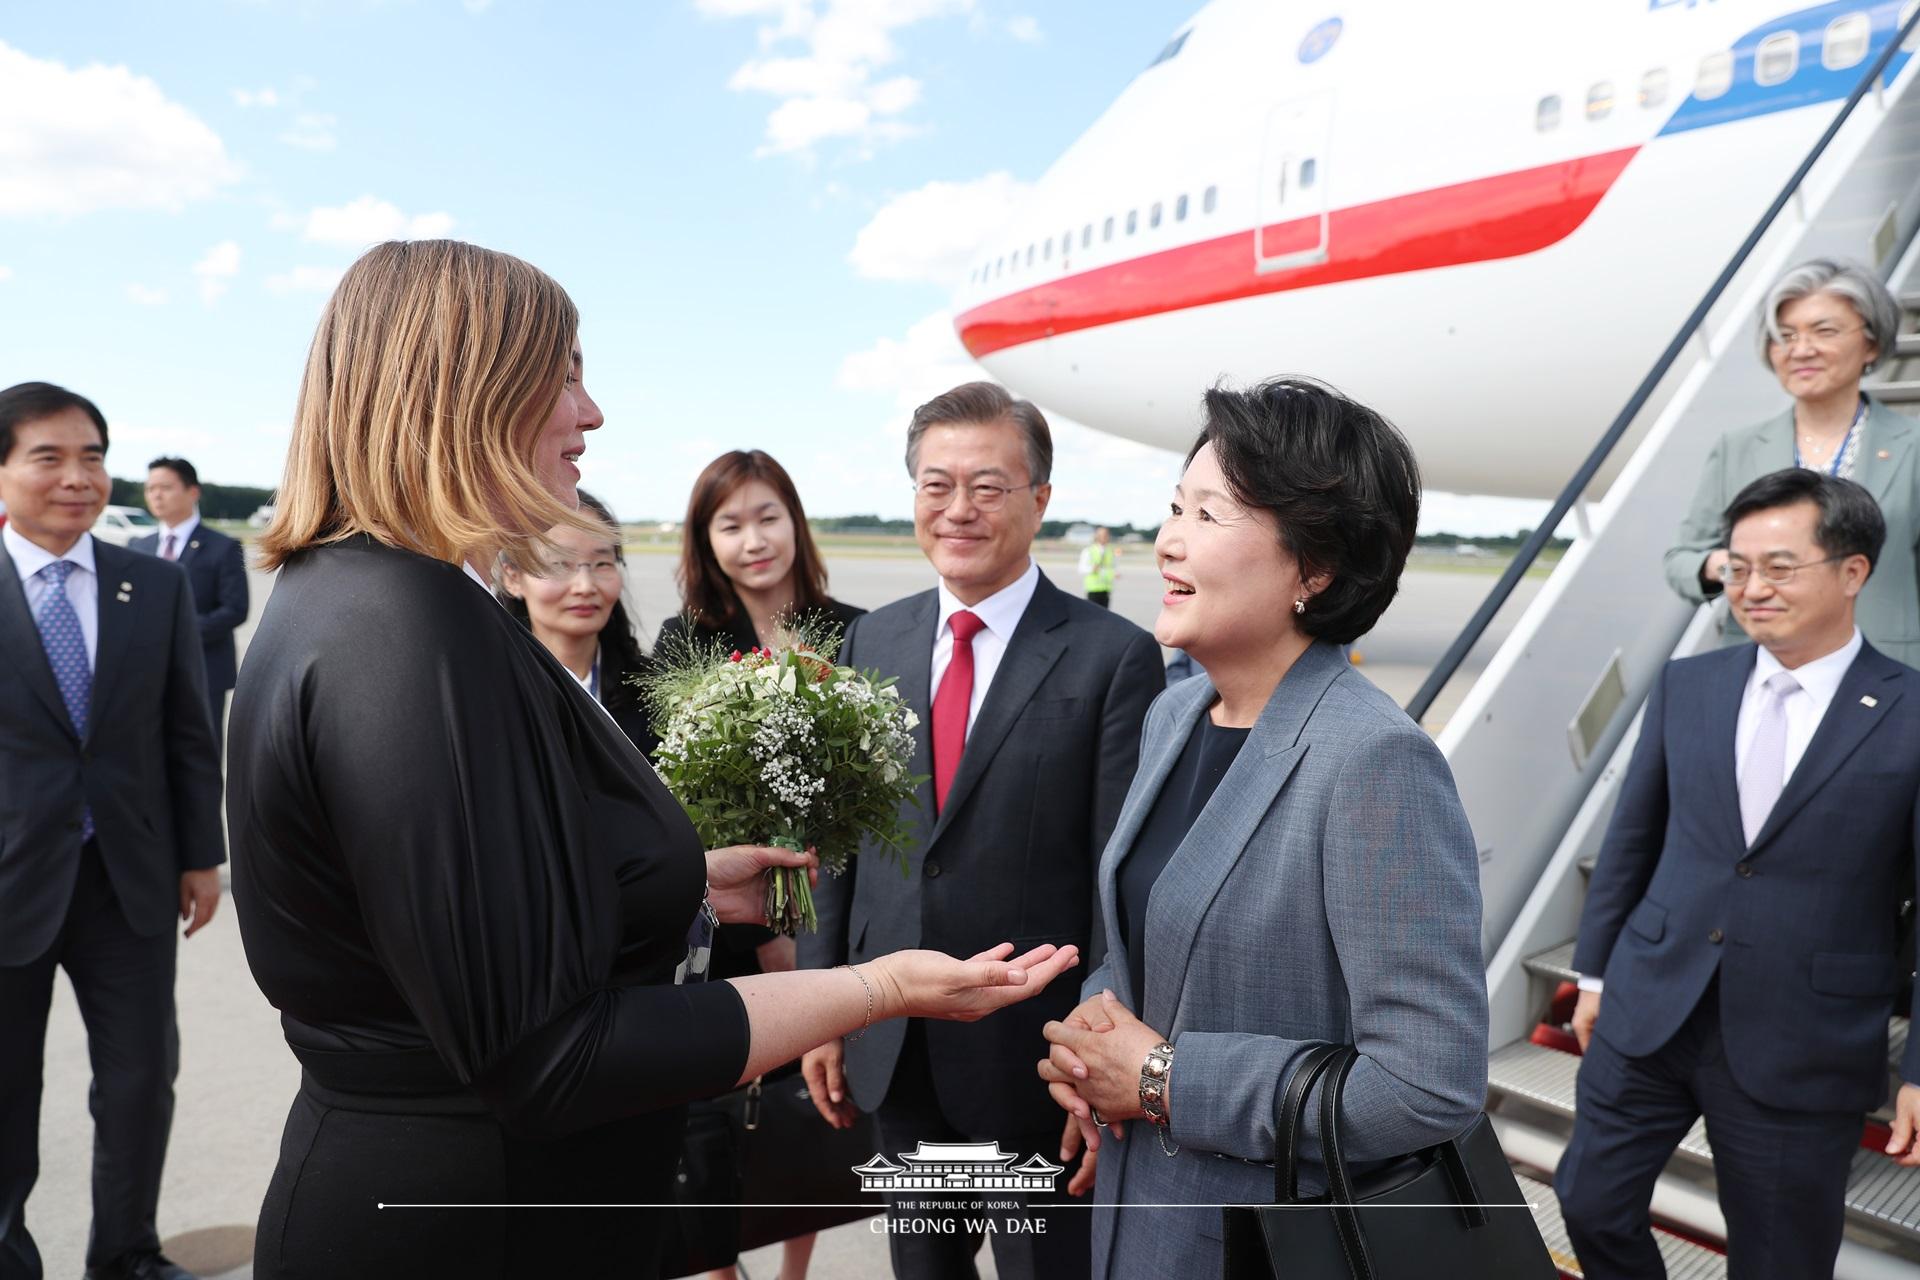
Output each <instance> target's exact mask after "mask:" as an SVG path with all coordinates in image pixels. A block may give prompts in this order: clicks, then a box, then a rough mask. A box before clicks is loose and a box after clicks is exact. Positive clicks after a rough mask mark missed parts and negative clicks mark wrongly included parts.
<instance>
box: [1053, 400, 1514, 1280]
mask: <svg viewBox="0 0 1920 1280" xmlns="http://www.w3.org/2000/svg"><path fill="white" fill-rule="evenodd" d="M1174 495H1175V496H1174V502H1173V505H1172V509H1171V513H1170V515H1169V517H1168V519H1167V521H1166V523H1165V524H1163V525H1162V526H1161V527H1160V534H1159V537H1158V538H1157V539H1156V541H1155V545H1154V552H1155V555H1156V556H1157V557H1158V561H1159V565H1160V570H1161V573H1162V575H1163V576H1164V577H1165V579H1166V584H1167V590H1166V595H1165V596H1164V597H1163V599H1162V602H1161V610H1160V617H1159V620H1158V621H1157V622H1156V624H1155V627H1154V634H1155V637H1156V638H1157V639H1158V640H1159V641H1160V643H1162V644H1164V645H1169V646H1172V647H1175V648H1180V649H1184V650H1185V651H1187V652H1188V653H1190V654H1192V655H1193V657H1194V659H1195V661H1196V662H1198V663H1199V664H1200V665H1201V666H1203V667H1204V668H1205V671H1206V673H1205V675H1202V676H1196V677H1195V678H1193V679H1190V680H1185V681H1182V682H1181V683H1179V684H1177V685H1175V686H1173V687H1172V688H1170V689H1168V690H1167V691H1166V692H1165V693H1163V694H1162V695H1161V696H1160V697H1159V699H1158V700H1157V701H1156V702H1155V703H1154V705H1153V708H1152V709H1151V710H1150V711H1149V713H1148V715H1147V721H1146V728H1145V731H1144V734H1143V736H1142V739H1141V746H1140V769H1139V772H1138V774H1137V775H1136V776H1135V778H1134V782H1133V786H1132V789H1131V790H1130V791H1129V792H1128V794H1127V798H1126V802H1125V804H1124V806H1123V807H1122V809H1121V813H1120V819H1119V823H1118V825H1117V827H1116V828H1115V830H1114V833H1113V838H1112V840H1111V841H1109V842H1108V844H1107V849H1106V853H1105V855H1104V856H1103V857H1102V858H1101V861H1100V873H1099V892H1100V905H1101V909H1102V914H1103V917H1104V919H1105V922H1106V943H1107V946H1106V959H1105V961H1104V963H1103V964H1102V965H1101V966H1100V967H1099V968H1098V969H1096V970H1095V971H1094V972H1093V974H1092V975H1091V976H1090V977H1089V978H1088V980H1087V982H1086V983H1085V985H1084V987H1083V989H1082V993H1081V994H1082V997H1083V1001H1084V1003H1082V1004H1081V1005H1080V1007H1079V1008H1078V1009H1077V1010H1076V1011H1075V1012H1074V1014H1073V1015H1072V1016H1071V1017H1069V1018H1068V1019H1067V1020H1066V1021H1065V1022H1056V1023H1049V1024H1047V1029H1046V1036H1047V1039H1048V1040H1049V1041H1051V1042H1052V1044H1051V1048H1050V1050H1049V1054H1048V1056H1047V1058H1045V1059H1043V1060H1042V1061H1041V1062H1040V1064H1039V1070H1040V1074H1041V1076H1042V1078H1044V1079H1045V1080H1047V1081H1048V1083H1049V1086H1050V1088H1051V1090H1052V1093H1053V1096H1054V1100H1055V1101H1056V1102H1058V1103H1059V1104H1060V1105H1061V1106H1062V1107H1063V1108H1064V1109H1065V1110H1066V1111H1067V1112H1068V1113H1069V1115H1068V1120H1067V1127H1066V1132H1065V1135H1064V1137H1063V1140H1062V1155H1063V1159H1067V1158H1070V1157H1071V1155H1072V1153H1074V1152H1075V1151H1077V1150H1078V1149H1079V1148H1080V1146H1081V1144H1082V1143H1083V1142H1084V1143H1085V1145H1086V1147H1087V1149H1088V1162H1089V1163H1092V1164H1093V1165H1094V1169H1095V1172H1094V1179H1095V1191H1096V1201H1097V1206H1098V1207H1096V1208H1095V1209H1094V1210H1093V1213H1094V1220H1093V1236H1094V1275H1095V1276H1096V1277H1100V1278H1101V1280H1117V1278H1122V1277H1135V1276H1138V1277H1149V1276H1153V1277H1159V1276H1167V1275H1192V1276H1205V1275H1218V1274H1220V1253H1221V1245H1220V1234H1221V1213H1220V1210H1219V1209H1218V1208H1217V1207H1213V1208H1195V1209H1191V1210H1188V1209H1168V1208H1144V1207H1142V1208H1130V1207H1129V1206H1148V1205H1151V1206H1168V1205H1195V1206H1219V1205H1222V1204H1234V1203H1240V1204H1250V1203H1260V1204H1264V1203H1267V1202H1269V1201H1270V1200H1271V1199H1272V1196H1273V1171H1272V1168H1271V1167H1270V1164H1271V1161H1272V1160H1273V1158H1274V1104H1275V1099H1276V1096H1277V1095H1278V1093H1279V1091H1280V1089H1281V1087H1282V1086H1283V1085H1284V1083H1285V1082H1286V1080H1287V1078H1288V1076H1289V1074H1290V1072H1291V1071H1292V1069H1293V1067H1294V1065H1295V1064H1296V1063H1297V1062H1298V1061H1299V1059H1300V1057H1301V1055H1302V1054H1303V1053H1304V1052H1305V1051H1306V1050H1307V1049H1308V1048H1310V1047H1311V1046H1312V1045H1313V1044H1314V1043H1316V1042H1331V1043H1336V1044H1352V1045H1356V1046H1357V1047H1358V1048H1359V1051H1360V1055H1361V1056H1360V1059H1359V1062H1358V1064H1357V1065H1356V1066H1355V1067H1354V1069H1353V1074H1352V1076H1351V1077H1350V1079H1349V1080H1348V1082H1347V1088H1346V1094H1345V1104H1344V1107H1343V1109H1342V1112H1341V1126H1342V1139H1343V1146H1344V1150H1345V1151H1346V1152H1347V1154H1348V1157H1349V1160H1350V1161H1358V1162H1366V1163H1371V1162H1376V1161H1386V1160H1391V1159H1393V1158H1395V1157H1398V1156H1400V1155H1403V1154H1406V1153H1409V1152H1412V1151H1416V1150H1419V1149H1421V1148H1423V1147H1427V1146H1431V1145H1433V1144H1434V1143H1437V1142H1441V1141H1443V1140H1445V1139H1447V1138H1450V1137H1453V1136H1455V1135H1456V1134H1458V1133H1460V1132H1461V1131H1462V1130H1464V1129H1465V1128H1466V1127H1467V1126H1468V1125H1469V1124H1471V1123H1472V1122H1473V1120H1474V1118H1475V1116H1476V1115H1477V1114H1478V1112H1479V1110H1480V1107H1481V1104H1482V1102H1483V1101H1484V1099H1485V1093H1486V1066H1487V996H1486V980H1485V977H1484V974H1483V971H1482V964H1481V955H1480V876H1479V864H1478V860H1477V858H1476V856H1475V850H1474V842H1473V833H1472V832H1471V831H1470V830H1469V829H1468V827H1467V819H1466V815H1465V813H1464V812H1463V811H1462V810H1461V807H1460V799H1459V796H1458V795H1457V794H1456V792H1455V790H1454V785H1453V777H1452V775H1451V774H1450V773H1449V772H1448V770H1447V765H1446V761H1445V760H1444V759H1443V758H1442V757H1441V755H1440V752H1439V750H1438V748H1436V747H1435V746H1434V744H1433V741H1432V739H1430V738H1429V737H1428V736H1427V735H1426V734H1425V733H1424V732H1422V731H1421V729H1420V727H1419V726H1418V725H1416V724H1414V723H1413V721H1411V720H1409V719H1408V718H1407V716H1406V714H1405V713H1404V712H1403V711H1401V709H1400V708H1399V707H1398V706H1396V705H1394V703H1393V702H1392V701H1391V700H1390V699H1389V698H1388V697H1387V696H1386V695H1385V694H1383V693H1381V692H1380V691H1379V690H1378V689H1376V688H1374V686H1373V685H1372V684H1371V683H1369V682H1368V681H1367V680H1366V679H1365V678H1364V677H1363V676H1361V675H1360V674H1359V673H1358V672H1357V671H1355V670H1354V669H1353V668H1352V667H1351V666H1350V665H1349V664H1348V663H1347V662H1346V660H1345V659H1344V658H1343V657H1342V656H1341V651H1340V646H1341V645H1342V644H1345V643H1349V642H1351V641H1353V640H1355V639H1356V638H1358V637H1359V636H1361V635H1363V634H1364V633H1365V632H1366V631H1367V630H1369V629H1370V628H1371V627H1372V626H1373V624H1374V622H1375V621H1376V620H1377V619H1378V618H1379V616H1380V614H1381V613H1382V612H1383V611H1384V610H1385V609H1386V607H1387V604H1388V602H1389V601H1391V600H1392V599H1393V596H1394V593H1395V591H1396V590H1397V589H1398V586H1399V580H1400V573H1401V571H1402V569H1404V568H1405V566H1406V560H1407V553H1408V551H1409V550H1410V549H1411V547H1412V545H1413V536H1414V526H1415V522H1416V518H1417V516H1418V513H1419V503H1420V498H1419V495H1420V477H1419V471H1418V468H1417V466H1416V464H1415V462H1414V458H1413V453H1412V450H1411V449H1410V448H1409V447H1408V445H1407V442H1406V440H1405V439H1404V438H1403V437H1402V436H1401V435H1400V433H1399V432H1398V431H1396V430H1395V429H1394V428H1393V427H1392V426H1391V425H1389V424H1388V423H1387V422H1386V421H1385V420H1384V419H1382V418H1381V417H1380V416H1379V415H1378V414H1376V413H1374V412H1373V411H1371V410H1369V409H1367V408H1366V407H1365V406H1363V405H1359V404H1356V403H1354V402H1353V401H1351V400H1348V399H1346V398H1345V397H1343V396H1341V395H1340V394H1338V393H1337V392H1334V391H1331V390H1328V389H1327V388H1325V387H1322V386H1319V385H1317V384H1315V383H1312V382H1305V381H1298V380H1292V379H1282V380H1276V381H1272V382H1268V383H1266V384H1264V385H1261V386H1258V387H1255V388H1253V389H1252V390H1249V391H1227V390H1221V389H1217V388H1216V389H1215V390H1213V391H1209V392H1208V393H1207V395H1206V427H1205V429H1204V430H1203V431H1202V432H1201V434H1200V438H1199V440H1198V442H1197V443H1196V444H1195V445H1194V449H1193V452H1192V453H1191V454H1190V455H1189V456H1188V459H1187V466H1186V470H1185V473H1184V474H1183V475H1182V477H1181V480H1180V483H1179V484H1178V485H1176V486H1175V487H1174ZM1316 1105H1317V1100H1316ZM1304 1149H1305V1151H1306V1152H1307V1154H1308V1156H1309V1158H1310V1159H1311V1160H1312V1162H1313V1163H1312V1164H1311V1165H1310V1166H1309V1167H1308V1169H1307V1174H1308V1176H1307V1177H1306V1178H1305V1180H1304V1182H1305V1185H1306V1186H1307V1187H1308V1189H1309V1190H1317V1189H1318V1188H1319V1187H1321V1186H1324V1181H1325V1180H1324V1176H1323V1175H1321V1173H1320V1171H1319V1166H1318V1156H1319V1141H1318V1125H1317V1119H1312V1118H1310V1119H1309V1122H1308V1125H1307V1131H1306V1142H1305V1144H1304ZM1316 1183H1317V1185H1316ZM1084 1186H1085V1174H1084V1172H1083V1173H1082V1174H1081V1175H1080V1176H1079V1177H1077V1178H1076V1179H1075V1183H1074V1185H1073V1186H1072V1187H1071V1188H1070V1189H1071V1190H1075V1191H1076V1192H1078V1191H1081V1190H1084Z"/></svg>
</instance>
